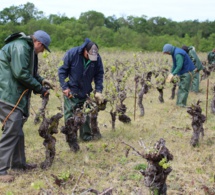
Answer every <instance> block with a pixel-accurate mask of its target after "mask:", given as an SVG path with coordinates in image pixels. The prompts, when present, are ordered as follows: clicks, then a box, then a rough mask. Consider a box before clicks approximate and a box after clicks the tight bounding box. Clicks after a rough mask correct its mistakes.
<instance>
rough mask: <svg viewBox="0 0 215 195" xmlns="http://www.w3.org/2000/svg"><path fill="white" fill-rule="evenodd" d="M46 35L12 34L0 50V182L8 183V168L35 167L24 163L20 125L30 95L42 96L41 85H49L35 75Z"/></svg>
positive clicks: (42, 88)
mask: <svg viewBox="0 0 215 195" xmlns="http://www.w3.org/2000/svg"><path fill="white" fill-rule="evenodd" d="M50 41H51V39H50V36H49V35H48V34H47V33H46V32H44V31H42V30H38V31H36V32H34V34H33V35H30V36H26V35H25V34H24V33H23V32H21V33H14V34H12V35H10V36H8V37H7V38H6V39H5V45H4V46H3V47H2V48H1V50H0V121H1V122H2V123H3V124H2V131H3V132H2V137H1V139H0V182H12V181H13V180H14V179H15V177H14V176H13V175H11V174H9V173H8V170H9V169H10V168H11V169H21V170H30V169H33V168H36V164H27V163H26V157H25V148H24V132H23V125H24V122H26V120H27V119H28V116H29V106H30V105H29V102H30V97H31V92H32V91H33V92H34V93H35V94H41V96H42V97H44V96H46V95H47V94H48V93H49V91H48V89H47V88H46V87H45V86H43V85H49V86H50V87H52V85H51V83H50V82H49V81H48V80H47V79H44V78H42V77H41V76H39V75H38V73H37V69H38V53H40V52H43V51H44V50H45V49H46V50H48V51H49V52H50V50H49V48H48V46H49V44H50Z"/></svg>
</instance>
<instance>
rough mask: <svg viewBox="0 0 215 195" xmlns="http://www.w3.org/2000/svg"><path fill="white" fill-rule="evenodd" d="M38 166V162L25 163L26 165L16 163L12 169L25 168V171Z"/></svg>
mask: <svg viewBox="0 0 215 195" xmlns="http://www.w3.org/2000/svg"><path fill="white" fill-rule="evenodd" d="M35 168H37V164H27V163H26V164H25V165H14V166H12V169H15V170H23V171H30V170H33V169H35Z"/></svg>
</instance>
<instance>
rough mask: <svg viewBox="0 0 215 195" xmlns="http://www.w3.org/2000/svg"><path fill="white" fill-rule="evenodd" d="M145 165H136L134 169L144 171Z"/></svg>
mask: <svg viewBox="0 0 215 195" xmlns="http://www.w3.org/2000/svg"><path fill="white" fill-rule="evenodd" d="M146 168H147V164H138V165H136V166H135V167H134V169H135V170H146Z"/></svg>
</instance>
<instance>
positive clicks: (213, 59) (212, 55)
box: [207, 48, 215, 68]
mask: <svg viewBox="0 0 215 195" xmlns="http://www.w3.org/2000/svg"><path fill="white" fill-rule="evenodd" d="M207 60H208V64H209V66H210V67H212V68H214V66H215V48H214V49H213V50H212V51H210V52H209V53H208V56H207Z"/></svg>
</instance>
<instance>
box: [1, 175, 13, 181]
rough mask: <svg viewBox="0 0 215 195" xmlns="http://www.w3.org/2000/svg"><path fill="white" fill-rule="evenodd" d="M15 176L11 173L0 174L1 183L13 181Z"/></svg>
mask: <svg viewBox="0 0 215 195" xmlns="http://www.w3.org/2000/svg"><path fill="white" fill-rule="evenodd" d="M14 179H15V177H14V176H13V175H9V174H5V175H0V182H2V183H10V182H13V181H14Z"/></svg>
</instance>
